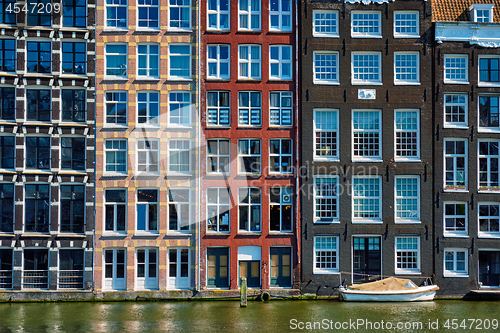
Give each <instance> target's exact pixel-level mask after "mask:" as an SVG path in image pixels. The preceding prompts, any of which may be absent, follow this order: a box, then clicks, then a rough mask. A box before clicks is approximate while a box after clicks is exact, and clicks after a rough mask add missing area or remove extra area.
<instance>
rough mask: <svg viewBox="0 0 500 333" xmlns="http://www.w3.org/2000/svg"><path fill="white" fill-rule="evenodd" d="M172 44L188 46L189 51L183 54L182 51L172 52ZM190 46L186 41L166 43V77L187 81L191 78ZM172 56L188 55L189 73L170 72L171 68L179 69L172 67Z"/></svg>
mask: <svg viewBox="0 0 500 333" xmlns="http://www.w3.org/2000/svg"><path fill="white" fill-rule="evenodd" d="M172 46H188V48H189V53H188V54H183V53H174V52H173V51H172ZM192 52H193V50H192V47H191V44H187V43H173V44H169V45H168V79H169V80H176V81H189V80H191V79H192V74H193V68H192V67H193V64H192ZM172 57H188V58H189V61H188V62H189V74H188V75H175V74H172V71H173V70H177V71H178V70H180V69H179V68H174V67H173V61H172V60H173V58H172Z"/></svg>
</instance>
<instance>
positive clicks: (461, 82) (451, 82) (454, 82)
mask: <svg viewBox="0 0 500 333" xmlns="http://www.w3.org/2000/svg"><path fill="white" fill-rule="evenodd" d="M443 83H444V84H470V83H469V82H468V81H447V80H444V81H443Z"/></svg>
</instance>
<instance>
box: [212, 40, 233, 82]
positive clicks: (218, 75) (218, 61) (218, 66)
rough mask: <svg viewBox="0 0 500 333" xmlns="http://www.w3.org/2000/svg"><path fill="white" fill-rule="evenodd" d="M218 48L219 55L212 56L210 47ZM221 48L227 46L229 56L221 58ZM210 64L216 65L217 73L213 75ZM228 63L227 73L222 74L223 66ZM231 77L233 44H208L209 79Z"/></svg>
mask: <svg viewBox="0 0 500 333" xmlns="http://www.w3.org/2000/svg"><path fill="white" fill-rule="evenodd" d="M211 48H216V54H217V57H216V58H215V59H214V58H210V49H211ZM221 48H227V58H225V59H223V58H221ZM210 65H215V68H216V74H215V75H211V73H210ZM222 65H227V74H225V75H222V74H221V66H222ZM230 78H231V45H229V44H208V45H207V79H209V80H229V79H230Z"/></svg>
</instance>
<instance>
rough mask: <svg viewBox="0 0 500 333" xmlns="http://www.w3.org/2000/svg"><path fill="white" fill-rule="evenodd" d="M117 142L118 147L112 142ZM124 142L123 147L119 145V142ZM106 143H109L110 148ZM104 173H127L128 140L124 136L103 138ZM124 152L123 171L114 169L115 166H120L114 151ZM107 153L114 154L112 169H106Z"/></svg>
mask: <svg viewBox="0 0 500 333" xmlns="http://www.w3.org/2000/svg"><path fill="white" fill-rule="evenodd" d="M115 142H116V143H117V144H118V147H117V148H115V147H114V146H115V145H114V143H115ZM123 142H125V148H122V147H120V146H121V144H122V143H123ZM107 143H111V146H112V147H111V148H108V147H107ZM103 147H104V173H105V174H120V175H126V174H127V173H128V141H127V139H126V138H109V139H105V140H104V144H103ZM120 152H122V153H125V170H123V171H116V168H117V167H118V166H120V164H119V163H118V162H117V160H118V159H117V156H116V155H117V154H116V153H120ZM108 153H113V155H115V158H114V159H115V163H113V165H114V168H115V170H114V171H108V170H106V169H107V166H108V163H109V161H108Z"/></svg>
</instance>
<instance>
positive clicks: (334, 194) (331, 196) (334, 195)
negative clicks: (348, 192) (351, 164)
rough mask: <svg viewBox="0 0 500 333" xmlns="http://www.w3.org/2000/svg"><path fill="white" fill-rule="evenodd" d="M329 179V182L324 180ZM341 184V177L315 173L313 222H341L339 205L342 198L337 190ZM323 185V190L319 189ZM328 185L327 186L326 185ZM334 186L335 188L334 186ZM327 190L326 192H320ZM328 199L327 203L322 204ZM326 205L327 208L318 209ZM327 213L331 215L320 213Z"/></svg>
mask: <svg viewBox="0 0 500 333" xmlns="http://www.w3.org/2000/svg"><path fill="white" fill-rule="evenodd" d="M322 179H328V183H325V182H324V181H322ZM338 185H339V177H338V176H331V175H315V176H314V184H313V186H314V202H313V205H314V206H313V207H314V208H313V212H314V217H313V222H314V223H340V214H339V205H340V198H339V193H338V191H337V187H338ZM318 186H320V187H321V190H319V189H318ZM324 186H326V187H324ZM332 187H333V188H332ZM320 191H321V192H326V193H320ZM326 201H328V203H327V204H322V202H323V203H325V202H326ZM323 205H325V206H326V207H327V209H321V210H318V207H321V206H323ZM322 213H323V214H327V215H329V216H326V217H322V216H318V215H322Z"/></svg>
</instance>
